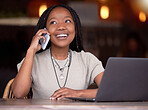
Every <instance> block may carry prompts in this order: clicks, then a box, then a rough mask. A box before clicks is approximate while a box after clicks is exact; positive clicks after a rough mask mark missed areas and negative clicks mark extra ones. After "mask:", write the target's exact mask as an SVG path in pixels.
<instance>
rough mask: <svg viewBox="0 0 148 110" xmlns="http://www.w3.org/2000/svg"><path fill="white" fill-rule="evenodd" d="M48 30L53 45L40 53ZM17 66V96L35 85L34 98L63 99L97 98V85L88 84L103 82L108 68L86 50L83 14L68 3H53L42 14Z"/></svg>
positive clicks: (14, 83)
mask: <svg viewBox="0 0 148 110" xmlns="http://www.w3.org/2000/svg"><path fill="white" fill-rule="evenodd" d="M44 28H46V29H44ZM45 33H46V34H48V35H50V41H49V43H48V46H49V48H47V49H46V50H45V51H43V52H41V53H37V52H38V51H39V50H41V45H40V43H39V40H40V39H43V40H44V41H43V42H45V41H46V39H45V37H44V36H43V34H45ZM17 67H18V74H17V76H16V77H15V79H14V82H13V84H12V91H13V95H14V96H15V97H17V98H22V97H24V96H26V95H27V94H28V92H29V90H30V87H32V88H33V98H43V99H59V100H60V99H63V98H66V97H89V98H94V97H95V96H96V92H97V89H89V90H88V89H87V88H88V86H89V85H90V84H92V83H93V82H95V83H96V84H97V86H99V84H100V81H101V79H102V75H103V71H104V68H103V66H102V63H101V61H100V60H98V59H97V58H96V57H95V56H94V55H92V54H91V53H89V52H84V49H83V45H82V34H81V24H80V20H79V17H78V15H77V14H76V12H75V11H74V10H73V9H72V8H70V7H69V6H65V5H55V6H52V7H49V8H48V9H47V10H46V11H45V12H44V13H43V14H42V16H41V18H40V19H39V21H38V24H37V26H36V30H35V34H34V37H33V39H32V42H31V45H30V47H29V48H28V50H27V54H26V57H25V58H24V59H23V60H22V62H21V63H19V64H18V66H17Z"/></svg>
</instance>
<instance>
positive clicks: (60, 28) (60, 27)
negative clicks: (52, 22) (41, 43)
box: [58, 23, 66, 30]
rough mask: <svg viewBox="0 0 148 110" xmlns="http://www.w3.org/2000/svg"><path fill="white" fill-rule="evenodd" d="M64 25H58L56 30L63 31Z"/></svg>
mask: <svg viewBox="0 0 148 110" xmlns="http://www.w3.org/2000/svg"><path fill="white" fill-rule="evenodd" d="M65 29H66V28H65V25H64V24H63V23H60V24H58V30H65Z"/></svg>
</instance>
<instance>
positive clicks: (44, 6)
mask: <svg viewBox="0 0 148 110" xmlns="http://www.w3.org/2000/svg"><path fill="white" fill-rule="evenodd" d="M46 9H47V5H41V6H40V8H39V17H40V16H41V15H42V13H43V12H44V11H45V10H46Z"/></svg>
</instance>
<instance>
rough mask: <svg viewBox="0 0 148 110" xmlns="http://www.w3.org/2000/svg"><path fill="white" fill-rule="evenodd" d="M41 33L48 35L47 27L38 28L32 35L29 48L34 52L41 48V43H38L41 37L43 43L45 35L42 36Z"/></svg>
mask: <svg viewBox="0 0 148 110" xmlns="http://www.w3.org/2000/svg"><path fill="white" fill-rule="evenodd" d="M43 33H46V34H48V35H50V33H49V32H48V30H47V29H40V30H38V32H37V33H36V34H35V36H34V37H33V39H32V41H31V44H30V47H29V49H32V50H33V51H34V53H36V52H37V51H39V50H40V49H41V44H39V40H40V39H42V38H43V42H44V43H45V40H46V39H45V37H44V36H42V34H43Z"/></svg>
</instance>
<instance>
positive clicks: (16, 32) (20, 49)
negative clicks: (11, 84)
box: [0, 25, 34, 97]
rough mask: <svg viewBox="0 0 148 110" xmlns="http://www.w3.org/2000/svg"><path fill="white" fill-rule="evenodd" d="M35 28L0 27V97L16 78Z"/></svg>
mask: <svg viewBox="0 0 148 110" xmlns="http://www.w3.org/2000/svg"><path fill="white" fill-rule="evenodd" d="M33 33H34V26H2V25H1V26H0V47H1V48H0V87H1V88H0V97H2V94H3V91H4V87H5V86H6V84H7V82H8V81H9V80H10V79H11V78H14V77H15V75H16V73H17V69H16V65H17V63H19V62H20V61H21V60H22V58H23V57H24V56H25V53H26V50H27V48H28V47H29V45H30V42H31V39H32V36H33Z"/></svg>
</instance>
